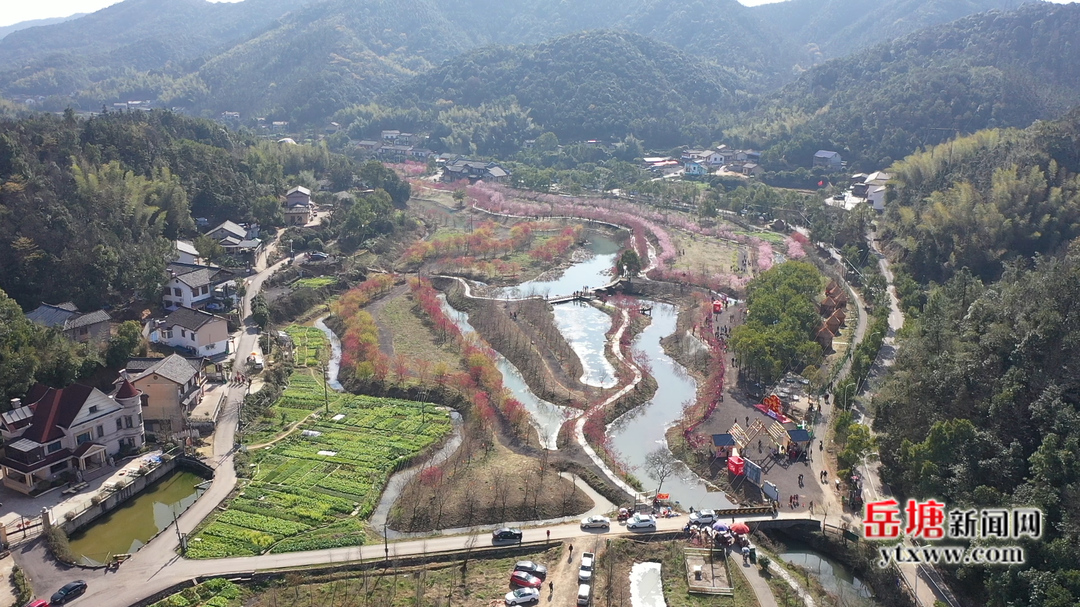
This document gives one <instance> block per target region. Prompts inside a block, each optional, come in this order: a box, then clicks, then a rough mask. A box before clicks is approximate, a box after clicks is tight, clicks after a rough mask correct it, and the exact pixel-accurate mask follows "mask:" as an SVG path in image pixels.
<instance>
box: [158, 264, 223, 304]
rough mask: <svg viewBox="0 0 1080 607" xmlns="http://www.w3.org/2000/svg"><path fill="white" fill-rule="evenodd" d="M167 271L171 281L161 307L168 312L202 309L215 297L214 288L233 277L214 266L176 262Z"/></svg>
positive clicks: (167, 284)
mask: <svg viewBox="0 0 1080 607" xmlns="http://www.w3.org/2000/svg"><path fill="white" fill-rule="evenodd" d="M165 269H166V271H167V272H168V273H169V279H168V281H167V282H166V283H165V288H164V291H163V293H162V297H161V305H162V307H164V308H165V309H166V310H175V309H176V308H179V307H184V308H198V307H202V306H204V305H206V304H207V303H209V302H210V298H212V297H213V296H214V287H216V286H218V285H220V284H222V283H225V282H227V281H229V280H231V279H232V277H233V275H232V273H231V272H228V271H226V270H223V269H221V268H218V267H214V266H200V265H195V264H188V263H177V262H174V263H170V264H169V265H167V266H166V267H165Z"/></svg>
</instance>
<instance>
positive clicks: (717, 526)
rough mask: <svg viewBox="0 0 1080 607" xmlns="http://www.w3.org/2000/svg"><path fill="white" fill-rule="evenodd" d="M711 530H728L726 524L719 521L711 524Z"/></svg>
mask: <svg viewBox="0 0 1080 607" xmlns="http://www.w3.org/2000/svg"><path fill="white" fill-rule="evenodd" d="M712 528H713V530H714V531H727V530H728V526H727V525H726V524H724V523H721V522H720V521H716V522H715V523H713V525H712Z"/></svg>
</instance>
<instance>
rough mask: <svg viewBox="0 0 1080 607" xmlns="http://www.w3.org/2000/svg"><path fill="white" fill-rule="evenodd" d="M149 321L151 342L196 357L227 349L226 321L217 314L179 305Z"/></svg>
mask: <svg viewBox="0 0 1080 607" xmlns="http://www.w3.org/2000/svg"><path fill="white" fill-rule="evenodd" d="M150 323H151V327H150V331H149V333H150V341H151V342H152V343H156V344H164V345H166V346H170V347H173V348H178V349H183V350H187V351H188V352H191V353H192V354H194V355H196V356H207V357H210V356H217V355H219V354H228V352H229V323H228V321H227V320H225V319H224V318H222V317H220V316H215V315H213V314H211V313H209V312H204V311H202V310H193V309H191V308H185V307H180V308H177V309H176V311H174V312H173V313H171V314H169V315H168V316H166V317H165V318H164V319H157V320H151V321H150Z"/></svg>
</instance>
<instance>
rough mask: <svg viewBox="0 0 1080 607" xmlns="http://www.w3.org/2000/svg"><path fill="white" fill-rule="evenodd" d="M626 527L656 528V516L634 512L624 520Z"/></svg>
mask: <svg viewBox="0 0 1080 607" xmlns="http://www.w3.org/2000/svg"><path fill="white" fill-rule="evenodd" d="M626 528H627V529H656V517H655V516H653V515H651V514H642V513H640V512H638V513H636V514H634V516H632V517H630V518H629V519H627V520H626Z"/></svg>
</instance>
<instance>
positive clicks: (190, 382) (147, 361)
mask: <svg viewBox="0 0 1080 607" xmlns="http://www.w3.org/2000/svg"><path fill="white" fill-rule="evenodd" d="M202 369H203V361H202V359H199V358H196V359H187V358H184V357H183V356H180V355H179V354H172V355H169V356H167V357H165V358H156V359H155V358H135V359H132V360H129V361H128V363H127V366H126V368H125V369H124V371H123V373H122V375H123V376H124V379H125V380H126V381H128V382H131V385H132V386H134V387H135V388H137V389H139V390H140V391H141V392H142V393H143V394H145V395H146V399H145V400H146V402H145V405H144V407H143V423H144V424H145V426H146V433H147V435H148V437H150V439H151V440H153V441H156V442H164V441H166V440H168V439H169V436H170V435H171V434H175V433H177V432H180V431H181V430H185V429H187V419H188V415H189V414H190V413H191V410H192V409H194V408H195V407H196V406H198V404H199V403H200V402H201V401H202V397H203V384H204V383H205V381H206V379H205V377H204V376H203V372H202Z"/></svg>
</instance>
